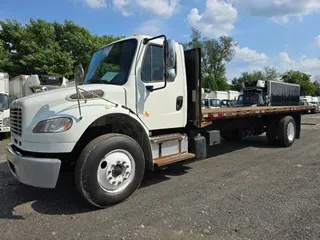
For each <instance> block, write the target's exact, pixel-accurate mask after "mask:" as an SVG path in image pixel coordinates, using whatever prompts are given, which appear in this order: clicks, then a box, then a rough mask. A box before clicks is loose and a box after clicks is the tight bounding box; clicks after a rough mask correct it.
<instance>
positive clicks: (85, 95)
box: [68, 90, 104, 100]
mask: <svg viewBox="0 0 320 240" xmlns="http://www.w3.org/2000/svg"><path fill="white" fill-rule="evenodd" d="M103 95H104V92H103V91H102V90H91V91H87V92H81V93H79V99H98V98H100V97H103ZM77 98H78V95H77V94H76V93H75V94H72V95H70V96H69V97H68V99H70V100H77Z"/></svg>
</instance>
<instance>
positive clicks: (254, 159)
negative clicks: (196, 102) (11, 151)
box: [0, 115, 320, 240]
mask: <svg viewBox="0 0 320 240" xmlns="http://www.w3.org/2000/svg"><path fill="white" fill-rule="evenodd" d="M319 133H320V115H308V116H305V117H304V118H303V130H302V136H301V139H300V140H298V141H296V142H295V144H294V145H293V146H292V147H291V148H288V149H282V148H273V147H270V146H268V145H267V144H266V140H265V137H263V136H259V137H254V138H249V139H247V140H244V141H242V142H241V143H237V144H230V143H223V144H222V145H220V146H218V147H215V148H212V149H211V150H210V158H208V159H205V160H202V161H196V162H192V163H189V164H187V165H184V166H180V165H176V166H172V167H170V168H169V169H167V170H164V171H159V172H156V173H153V174H148V175H147V176H146V177H145V179H144V181H143V183H142V186H141V187H140V189H139V190H137V191H136V192H135V194H134V195H133V196H131V197H130V198H129V199H128V200H127V201H125V202H123V203H121V204H119V205H117V206H113V207H110V208H108V209H103V210H96V209H93V208H92V207H91V206H89V205H88V204H87V203H86V202H84V201H83V200H82V198H81V197H80V196H79V195H78V193H77V192H76V190H75V189H74V185H73V178H72V175H71V174H68V173H65V174H63V175H62V176H61V178H60V181H59V184H58V187H57V188H56V189H53V190H44V189H36V188H32V187H28V186H24V185H22V184H19V183H17V182H16V181H15V180H14V178H13V177H11V175H10V174H9V172H8V170H7V166H6V163H5V157H4V149H5V144H6V143H1V146H0V191H1V198H0V233H1V237H0V239H2V240H4V239H15V240H16V239H90V240H92V239H175V240H177V239H272V240H273V239H290V240H291V239H320V204H319V201H320V148H319V141H320V135H319Z"/></svg>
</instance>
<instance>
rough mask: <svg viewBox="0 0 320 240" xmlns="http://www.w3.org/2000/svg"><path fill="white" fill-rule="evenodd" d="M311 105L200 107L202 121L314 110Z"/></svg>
mask: <svg viewBox="0 0 320 240" xmlns="http://www.w3.org/2000/svg"><path fill="white" fill-rule="evenodd" d="M314 109H315V107H313V106H268V107H235V108H215V109H202V121H203V122H208V121H212V120H213V119H222V118H237V117H249V116H252V117H253V116H261V115H268V114H274V113H289V112H304V111H307V110H314Z"/></svg>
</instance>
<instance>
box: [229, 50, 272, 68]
mask: <svg viewBox="0 0 320 240" xmlns="http://www.w3.org/2000/svg"><path fill="white" fill-rule="evenodd" d="M234 49H235V56H234V60H235V61H242V62H247V63H251V64H265V63H266V62H267V61H268V56H267V55H266V54H265V53H258V52H257V51H256V50H252V49H250V48H248V47H243V48H241V47H239V46H236V47H235V48H234Z"/></svg>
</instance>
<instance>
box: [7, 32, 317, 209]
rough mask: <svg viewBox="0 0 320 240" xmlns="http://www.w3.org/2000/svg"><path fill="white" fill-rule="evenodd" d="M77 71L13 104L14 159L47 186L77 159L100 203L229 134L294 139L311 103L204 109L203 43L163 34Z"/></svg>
mask: <svg viewBox="0 0 320 240" xmlns="http://www.w3.org/2000/svg"><path fill="white" fill-rule="evenodd" d="M161 38H165V40H164V41H163V40H161ZM151 53H152V54H151ZM163 73H166V74H163ZM74 75H75V79H76V80H77V84H76V86H75V88H65V89H60V90H52V91H48V92H45V93H39V94H33V95H31V96H29V97H25V98H21V99H18V100H15V101H14V102H13V103H12V106H11V109H12V111H13V114H12V115H11V121H14V119H17V120H18V122H17V125H16V127H15V129H14V131H11V134H12V137H11V139H12V142H11V143H10V144H9V145H8V151H7V159H8V166H9V169H10V171H11V173H12V174H13V176H15V177H16V178H17V179H18V180H19V181H20V182H22V183H24V184H27V185H31V186H34V187H42V188H54V187H55V186H56V183H57V179H58V176H59V172H60V168H61V166H62V165H64V164H68V165H71V166H74V170H75V173H74V174H75V178H74V179H75V184H76V186H77V189H78V190H79V192H80V193H81V194H82V196H83V197H84V198H85V199H86V200H87V201H88V202H89V203H90V204H92V205H94V206H97V207H100V208H104V207H107V206H109V205H113V204H117V203H120V202H122V201H124V200H125V199H127V198H128V197H129V196H131V195H132V194H133V193H134V192H135V190H136V189H137V188H138V186H139V185H140V183H141V181H142V178H143V176H144V172H145V171H153V170H154V168H155V167H162V166H166V165H169V164H173V163H176V162H181V161H185V160H188V159H203V158H206V156H207V147H208V146H213V145H218V144H219V143H220V137H222V138H223V139H225V140H240V139H242V138H243V137H245V136H249V135H260V134H262V133H264V132H266V133H267V138H268V140H269V142H270V143H271V144H274V145H278V146H281V147H290V146H291V145H292V144H293V143H294V142H295V140H296V139H299V138H300V129H301V112H302V111H304V110H306V109H309V107H304V106H277V107H274V106H273V107H269V106H264V107H247V108H216V109H201V103H202V91H201V81H202V80H201V49H199V48H195V49H191V50H187V51H184V49H183V46H182V45H181V44H179V43H177V42H175V41H174V40H167V39H166V37H165V36H164V35H161V36H157V37H154V38H150V37H147V36H133V37H129V38H125V39H121V40H119V41H116V42H113V43H111V44H109V45H107V46H105V47H103V48H101V49H99V50H98V51H97V52H95V53H94V55H93V57H92V60H91V63H90V65H89V68H88V72H87V74H86V75H85V76H84V71H83V68H82V67H81V65H80V66H78V67H76V69H75V73H74ZM78 84H79V86H78ZM310 109H312V107H310ZM155 194H156V193H155Z"/></svg>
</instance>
